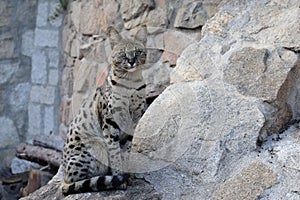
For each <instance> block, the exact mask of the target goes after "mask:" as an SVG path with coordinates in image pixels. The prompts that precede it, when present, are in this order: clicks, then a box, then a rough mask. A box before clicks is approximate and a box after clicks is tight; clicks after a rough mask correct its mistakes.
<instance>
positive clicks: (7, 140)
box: [0, 117, 20, 149]
mask: <svg viewBox="0 0 300 200" xmlns="http://www.w3.org/2000/svg"><path fill="white" fill-rule="evenodd" d="M0 124H1V126H0V133H1V140H0V149H5V148H9V147H10V148H11V147H16V146H17V145H18V144H19V142H20V140H19V136H18V132H17V129H16V127H15V125H14V122H13V121H12V120H11V119H9V118H7V117H0Z"/></svg>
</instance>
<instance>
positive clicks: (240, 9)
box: [132, 1, 300, 199]
mask: <svg viewBox="0 0 300 200" xmlns="http://www.w3.org/2000/svg"><path fill="white" fill-rule="evenodd" d="M233 4H234V5H233ZM233 7H234V8H233ZM271 10H274V11H275V12H271ZM299 12H300V10H299V2H297V1H289V3H288V4H285V3H284V2H281V4H280V5H279V4H277V3H276V2H275V1H268V2H262V1H254V2H248V3H246V2H243V3H242V2H235V3H233V2H232V1H228V2H222V6H221V7H220V10H219V11H218V12H217V13H216V15H215V16H214V17H213V18H212V19H210V20H209V21H208V22H207V23H206V24H205V25H204V27H203V30H202V39H201V40H200V42H199V43H196V44H192V45H190V46H188V47H187V48H186V49H185V50H184V51H183V53H182V54H181V56H180V57H179V59H178V60H177V64H176V67H175V68H174V71H172V72H171V82H172V83H173V85H172V86H169V87H168V88H167V89H166V90H165V91H164V92H163V93H162V94H161V95H160V96H159V97H158V98H157V99H156V100H155V101H154V102H153V104H151V106H150V107H149V109H148V110H147V112H146V113H145V115H144V116H143V118H142V119H141V120H140V122H139V124H138V127H137V129H136V133H135V136H136V137H135V138H134V140H133V143H134V146H133V150H134V152H135V153H136V155H133V158H132V159H133V160H134V161H135V162H134V167H135V168H134V169H135V170H137V171H138V170H140V171H142V172H144V171H147V170H148V171H152V170H157V171H155V172H151V173H149V174H146V175H145V178H146V180H148V181H149V182H150V183H152V184H153V185H154V186H155V189H157V190H158V191H160V192H162V193H163V197H164V199H272V198H273V199H285V198H295V199H297V198H299V194H298V192H295V191H299V189H295V187H297V185H299V184H300V181H299V179H298V178H296V179H297V180H295V179H293V180H290V177H291V176H295V177H298V175H296V174H297V168H298V167H297V164H296V165H295V163H297V162H298V160H299V158H300V157H299V155H298V153H297V152H299V148H300V143H299V140H297V139H296V138H298V134H299V130H298V129H297V128H296V130H295V131H294V132H292V130H291V129H289V130H288V131H286V132H285V133H284V134H282V135H280V136H279V138H280V139H279V140H280V141H279V142H276V140H278V136H276V134H278V133H280V132H282V131H283V130H285V129H286V127H287V124H288V123H290V122H291V120H293V119H297V118H298V117H299V114H300V113H299V107H298V102H299V100H300V99H299V92H300V91H299V87H298V85H299V80H300V79H299V67H300V66H299V51H298V49H299V44H300V43H299V42H296V43H294V42H292V41H297V40H298V39H299V37H300V25H299V23H297V22H296V21H295V19H299V17H300V15H299ZM279 16H282V17H283V16H284V18H286V17H287V16H289V17H291V18H293V20H290V21H289V23H283V22H282V19H279ZM286 20H287V18H286ZM274 35H276V37H274ZM287 36H291V37H287ZM273 134H274V135H273ZM268 135H272V136H269V137H268ZM295 135H296V136H297V137H296V138H294V137H295ZM270 137H271V138H270ZM276 138H277V139H276ZM266 141H267V142H266ZM258 144H259V145H260V146H257V145H258ZM287 148H291V149H292V150H287ZM288 153H290V156H288ZM292 159H294V160H295V161H291V160H292ZM283 163H285V164H283ZM287 163H289V164H287ZM287 165H291V166H293V167H290V168H289V169H291V170H286V169H285V168H286V167H287ZM159 168H161V169H160V170H158V169H159ZM273 193H274V194H273Z"/></svg>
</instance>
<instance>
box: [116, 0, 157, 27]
mask: <svg viewBox="0 0 300 200" xmlns="http://www.w3.org/2000/svg"><path fill="white" fill-rule="evenodd" d="M154 6H155V4H154V1H153V0H128V1H122V3H121V13H122V18H123V20H124V21H125V22H127V21H129V20H131V19H134V18H137V17H138V16H139V15H141V14H143V13H144V11H146V9H153V8H154Z"/></svg>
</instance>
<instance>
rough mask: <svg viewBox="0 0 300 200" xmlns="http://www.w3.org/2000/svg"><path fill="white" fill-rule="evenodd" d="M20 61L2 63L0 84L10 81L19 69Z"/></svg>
mask: <svg viewBox="0 0 300 200" xmlns="http://www.w3.org/2000/svg"><path fill="white" fill-rule="evenodd" d="M19 67H20V63H19V62H17V63H0V84H4V83H9V82H11V81H12V80H13V77H14V75H15V74H16V72H17V71H18V70H19Z"/></svg>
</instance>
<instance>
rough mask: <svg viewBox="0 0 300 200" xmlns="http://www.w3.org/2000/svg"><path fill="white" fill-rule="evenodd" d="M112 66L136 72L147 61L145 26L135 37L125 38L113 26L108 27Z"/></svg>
mask: <svg viewBox="0 0 300 200" xmlns="http://www.w3.org/2000/svg"><path fill="white" fill-rule="evenodd" d="M108 35H109V40H110V45H111V48H112V51H111V66H112V67H113V68H114V69H116V70H119V71H127V72H134V71H135V70H137V69H139V68H140V67H141V66H142V65H143V64H145V62H146V47H145V46H146V42H147V30H146V27H145V26H143V27H142V28H141V29H140V30H139V31H137V33H136V35H135V37H134V39H125V38H122V36H121V35H120V34H119V33H118V31H117V30H116V29H114V28H112V27H110V28H109V29H108Z"/></svg>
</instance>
